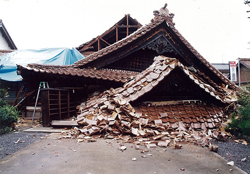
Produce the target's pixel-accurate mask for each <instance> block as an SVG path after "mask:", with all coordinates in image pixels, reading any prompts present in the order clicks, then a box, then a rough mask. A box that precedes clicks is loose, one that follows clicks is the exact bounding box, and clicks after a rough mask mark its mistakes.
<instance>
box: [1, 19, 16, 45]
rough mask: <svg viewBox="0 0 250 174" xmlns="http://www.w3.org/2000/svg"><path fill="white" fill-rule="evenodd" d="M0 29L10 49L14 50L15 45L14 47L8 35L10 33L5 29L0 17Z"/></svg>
mask: <svg viewBox="0 0 250 174" xmlns="http://www.w3.org/2000/svg"><path fill="white" fill-rule="evenodd" d="M0 30H1V31H2V33H3V37H4V38H5V39H6V41H7V43H8V45H9V47H10V48H11V49H13V50H16V49H17V47H16V45H15V43H14V42H13V40H12V39H11V37H10V35H9V33H8V31H7V29H6V28H5V26H4V24H3V21H2V19H0Z"/></svg>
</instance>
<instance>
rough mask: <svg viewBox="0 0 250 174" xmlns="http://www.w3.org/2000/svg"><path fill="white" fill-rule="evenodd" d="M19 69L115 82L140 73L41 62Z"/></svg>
mask: <svg viewBox="0 0 250 174" xmlns="http://www.w3.org/2000/svg"><path fill="white" fill-rule="evenodd" d="M18 70H22V71H23V70H27V71H29V72H34V73H42V74H55V75H66V76H78V77H86V78H92V79H101V80H108V81H115V82H122V83H125V82H127V81H129V80H131V79H132V78H134V77H135V76H136V75H137V74H138V73H137V72H132V71H124V70H111V69H99V70H96V69H85V68H84V69H79V68H73V67H72V66H66V65H64V66H62V65H58V66H55V65H41V64H29V65H28V66H27V67H26V66H21V65H18Z"/></svg>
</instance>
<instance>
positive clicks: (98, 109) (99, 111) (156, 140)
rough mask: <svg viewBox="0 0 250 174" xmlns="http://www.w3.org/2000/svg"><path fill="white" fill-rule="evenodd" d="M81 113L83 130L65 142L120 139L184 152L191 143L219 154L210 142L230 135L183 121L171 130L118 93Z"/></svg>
mask: <svg viewBox="0 0 250 174" xmlns="http://www.w3.org/2000/svg"><path fill="white" fill-rule="evenodd" d="M93 104H94V105H93ZM79 110H80V112H81V114H80V115H78V117H77V122H78V124H79V125H80V127H79V128H78V127H75V128H74V129H72V130H71V131H70V132H69V133H66V134H67V135H66V134H65V136H64V138H72V137H74V138H77V139H78V142H83V141H87V142H94V141H96V139H97V138H107V139H117V140H122V141H123V143H134V146H135V149H140V146H141V145H143V146H146V147H148V148H153V147H156V146H160V147H167V146H173V147H174V148H176V149H180V148H181V145H180V142H188V143H193V144H195V145H200V146H203V147H204V146H207V147H208V146H209V150H211V151H217V150H218V147H216V146H213V145H211V143H210V141H209V140H211V139H217V140H222V141H226V139H227V137H228V134H227V133H224V132H220V131H218V129H217V130H216V129H213V130H211V129H209V130H201V129H200V130H194V129H192V128H191V127H187V125H185V124H184V123H183V122H181V121H180V122H178V123H176V126H175V127H172V126H171V127H170V126H168V125H166V124H164V123H162V121H161V119H158V120H153V119H151V117H150V116H147V115H143V114H142V113H138V112H136V110H135V109H134V108H133V107H132V106H131V104H130V103H128V102H127V101H126V100H124V99H122V98H119V97H117V95H116V93H115V90H114V89H111V90H108V91H105V92H104V93H102V94H101V95H100V96H98V97H97V96H95V97H93V98H92V99H91V100H88V103H87V106H81V107H79ZM162 117H164V114H162ZM122 147H123V146H122V145H121V150H122Z"/></svg>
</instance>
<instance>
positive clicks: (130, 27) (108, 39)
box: [76, 14, 141, 56]
mask: <svg viewBox="0 0 250 174" xmlns="http://www.w3.org/2000/svg"><path fill="white" fill-rule="evenodd" d="M140 27H141V24H140V23H139V22H138V21H137V20H136V19H133V18H132V17H131V16H130V15H129V14H127V15H125V16H124V17H123V18H122V19H121V20H120V21H118V22H117V23H116V24H115V25H113V26H112V27H111V28H110V29H108V30H107V31H105V32H104V33H103V34H101V35H100V36H97V37H96V38H93V39H92V40H91V41H89V42H86V43H84V44H82V45H80V46H79V47H77V48H76V49H78V51H79V52H81V53H82V54H83V55H84V56H87V55H89V54H91V53H93V52H96V51H99V50H101V49H103V48H105V47H107V46H109V45H111V44H113V43H115V42H117V41H119V40H121V39H123V38H124V37H126V36H128V35H130V34H131V33H133V32H134V31H136V30H137V29H138V28H140Z"/></svg>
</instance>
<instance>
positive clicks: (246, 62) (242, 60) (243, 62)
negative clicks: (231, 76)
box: [240, 58, 250, 69]
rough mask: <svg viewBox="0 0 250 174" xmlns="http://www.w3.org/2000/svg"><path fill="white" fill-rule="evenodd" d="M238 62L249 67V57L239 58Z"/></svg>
mask: <svg viewBox="0 0 250 174" xmlns="http://www.w3.org/2000/svg"><path fill="white" fill-rule="evenodd" d="M240 63H241V64H243V65H245V66H246V67H247V68H249V69H250V58H248V59H247V58H240Z"/></svg>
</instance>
